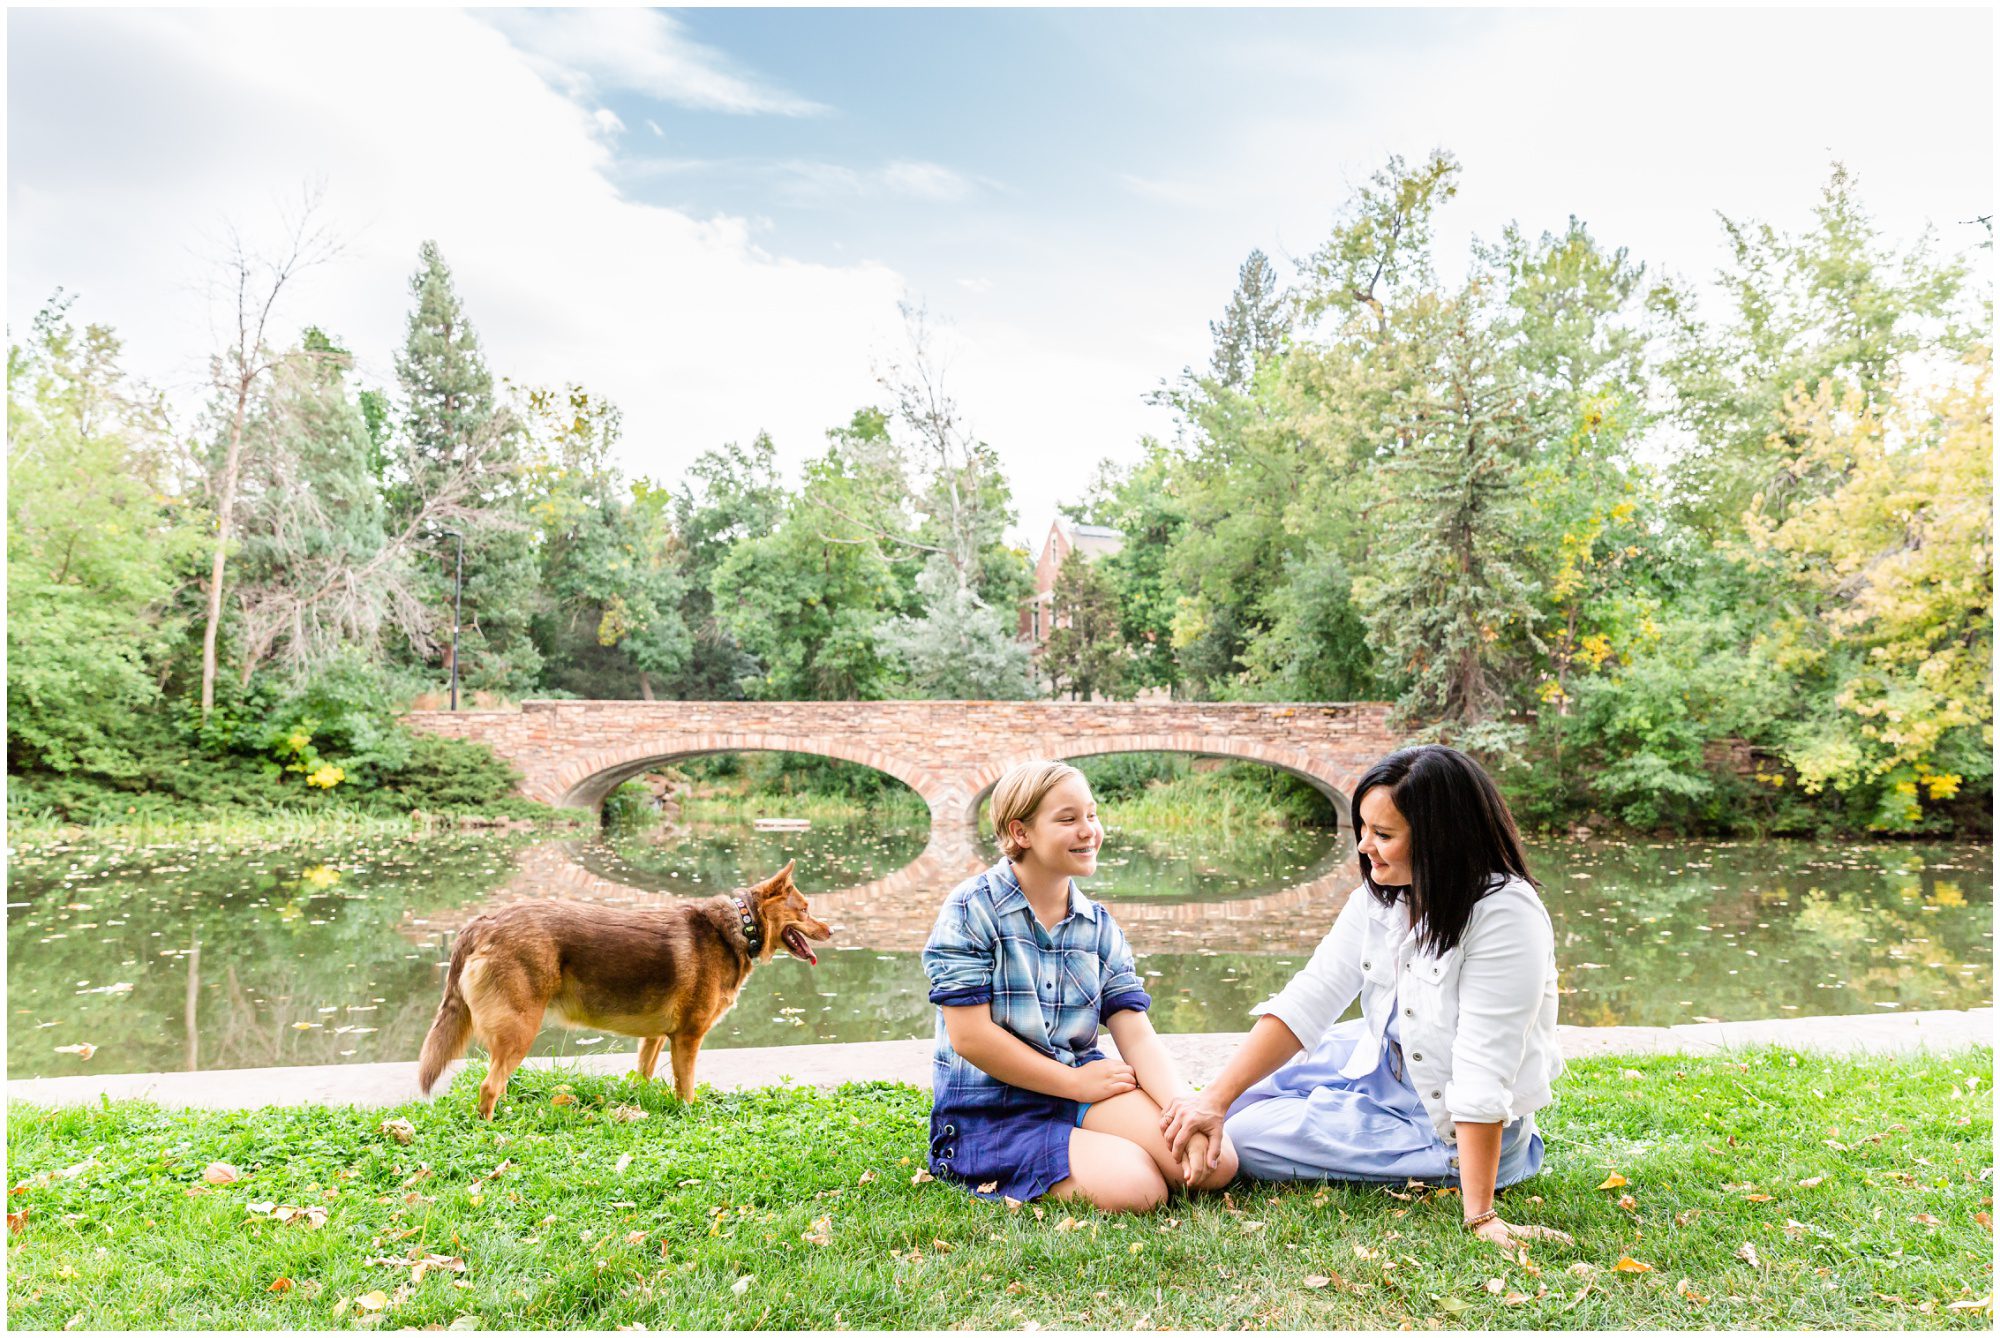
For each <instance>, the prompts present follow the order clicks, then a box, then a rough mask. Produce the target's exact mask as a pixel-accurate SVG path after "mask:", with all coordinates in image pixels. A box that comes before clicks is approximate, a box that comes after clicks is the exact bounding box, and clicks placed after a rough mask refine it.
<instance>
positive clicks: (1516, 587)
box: [1355, 286, 1537, 754]
mask: <svg viewBox="0 0 2000 1338" xmlns="http://www.w3.org/2000/svg"><path fill="white" fill-rule="evenodd" d="M1478 298H1479V291H1478V289H1477V287H1476V286H1475V287H1474V288H1472V289H1469V290H1468V291H1467V292H1465V293H1464V294H1462V295H1460V296H1459V297H1458V298H1457V299H1455V300H1452V301H1450V302H1448V303H1444V304H1441V305H1440V307H1439V308H1438V310H1437V312H1436V316H1435V319H1436V320H1437V322H1438V325H1439V329H1438V337H1437V347H1438V349H1439V357H1438V361H1437V363H1436V365H1435V366H1434V367H1433V368H1431V369H1430V373H1431V375H1430V377H1429V378H1427V379H1426V381H1425V382H1424V383H1423V384H1421V385H1419V386H1418V387H1416V388H1415V389H1414V390H1413V391H1412V392H1411V393H1409V394H1408V395H1406V396H1405V397H1404V399H1403V402H1402V404H1401V405H1400V407H1399V412H1398V413H1397V414H1396V416H1395V418H1394V419H1393V420H1392V422H1391V430H1392V431H1393V432H1394V433H1395V434H1396V435H1397V436H1398V437H1399V438H1400V439H1401V440H1403V441H1405V442H1407V443H1408V444H1407V445H1406V446H1404V447H1403V449H1401V450H1400V451H1399V452H1398V453H1397V454H1396V455H1395V456H1393V457H1392V458H1391V459H1390V460H1388V461H1387V462H1386V463H1384V464H1383V465H1382V466H1381V467H1380V468H1381V470H1382V473H1383V491H1384V496H1385V501H1384V502H1383V504H1382V516H1383V525H1384V528H1385V530H1386V531H1387V532H1388V533H1389V534H1393V535H1394V536H1395V541H1394V544H1393V546H1392V545H1389V544H1383V545H1382V546H1381V547H1380V548H1379V549H1378V551H1377V556H1376V557H1375V558H1374V559H1373V560H1372V561H1371V562H1370V564H1369V566H1368V569H1367V570H1366V572H1365V573H1364V574H1363V575H1362V576H1361V578H1360V579H1359V580H1357V581H1356V582H1355V587H1356V589H1355V593H1356V596H1357V600H1358V602H1359V604H1360V606H1361V609H1362V614H1363V617H1364V618H1366V620H1367V623H1368V628H1369V634H1370V638H1371V641H1372V643H1373V645H1374V647H1375V649H1376V651H1377V653H1378V654H1380V655H1381V656H1382V657H1383V658H1384V659H1385V660H1386V661H1387V667H1388V669H1389V670H1390V672H1392V673H1394V674H1397V675H1399V676H1402V677H1404V678H1406V680H1407V682H1408V685H1409V686H1408V688H1407V689H1406V690H1405V692H1404V693H1403V696H1402V698H1401V699H1400V701H1399V702H1398V706H1399V707H1400V710H1401V714H1402V716H1403V718H1404V719H1405V720H1407V721H1413V722H1423V723H1425V724H1428V725H1430V726H1431V727H1432V728H1433V731H1434V732H1438V733H1441V734H1444V735H1447V736H1449V737H1451V738H1453V739H1456V740H1457V741H1458V742H1460V743H1461V744H1462V745H1464V746H1467V747H1470V748H1476V749H1480V750H1482V751H1488V752H1492V753H1496V754H1499V753H1505V752H1506V751H1508V750H1509V748H1510V747H1511V745H1512V744H1513V743H1514V742H1515V739H1514V735H1515V733H1516V731H1515V730H1514V729H1512V728H1510V727H1508V726H1507V725H1506V723H1505V722H1504V721H1503V720H1502V719H1501V718H1500V717H1501V714H1502V711H1503V708H1504V706H1505V704H1506V702H1505V692H1504V688H1505V685H1506V682H1507V668H1508V666H1507V665H1506V664H1505V662H1504V658H1503V657H1504V653H1505V649H1506V647H1507V644H1508V641H1509V632H1510V630H1515V629H1527V628H1530V627H1531V626H1532V624H1533V622H1534V620H1535V619H1536V616H1537V614H1536V610H1535V607H1534V603H1533V594H1534V586H1533V584H1532V582H1531V580H1530V579H1529V577H1528V575H1527V573H1526V572H1524V571H1523V570H1522V567H1521V564H1520V561H1519V552H1518V541H1517V539H1516V535H1517V534H1518V533H1519V531H1520V527H1521V523H1522V510H1523V498H1522V491H1521V481H1520V480H1521V461H1522V458H1523V456H1524V455H1525V454H1526V453H1527V449H1528V445H1529V442H1528V415H1527V406H1526V404H1525V402H1524V399H1523V396H1522V394H1521V390H1520V388H1519V386H1518V384H1517V382H1516V378H1515V373H1514V370H1513V369H1512V368H1511V367H1510V366H1509V365H1508V361H1507V356H1506V353H1505V351H1504V350H1503V349H1501V348H1500V347H1498V346H1497V345H1496V343H1495V341H1494V339H1493V337H1492V332H1491V331H1490V330H1489V329H1487V328H1484V327H1483V326H1482V324H1481V322H1480V315H1481V313H1480V311H1479V309H1478ZM1528 635H1529V636H1530V637H1532V632H1529V633H1528Z"/></svg>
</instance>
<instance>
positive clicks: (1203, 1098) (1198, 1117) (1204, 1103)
mask: <svg viewBox="0 0 2000 1338" xmlns="http://www.w3.org/2000/svg"><path fill="white" fill-rule="evenodd" d="M1224 1113H1225V1112H1224V1111H1223V1109H1222V1107H1221V1106H1220V1105H1219V1104H1218V1103H1217V1102H1216V1101H1215V1100H1214V1099H1213V1098H1211V1097H1209V1096H1207V1095H1205V1094H1204V1093H1201V1092H1194V1093H1191V1094H1189V1095H1187V1096H1177V1097H1175V1098H1174V1099H1173V1100H1172V1101H1170V1102H1168V1103H1167V1108H1166V1109H1165V1110H1163V1111H1161V1112H1160V1132H1161V1133H1163V1134H1165V1135H1166V1137H1167V1150H1168V1151H1169V1152H1171V1153H1172V1154H1173V1155H1174V1158H1175V1159H1176V1160H1178V1161H1183V1162H1186V1163H1187V1164H1188V1165H1190V1166H1192V1165H1193V1159H1192V1158H1190V1157H1189V1156H1188V1151H1189V1145H1190V1144H1191V1143H1192V1141H1193V1140H1194V1139H1195V1138H1196V1136H1200V1137H1201V1138H1202V1139H1204V1140H1205V1141H1206V1142H1207V1144H1208V1146H1207V1148H1206V1152H1207V1154H1208V1155H1207V1157H1206V1158H1205V1159H1204V1160H1205V1162H1206V1165H1207V1167H1208V1168H1210V1169H1212V1168H1214V1167H1215V1166H1217V1165H1219V1164H1220V1163H1221V1161H1222V1117H1223V1114H1224Z"/></svg>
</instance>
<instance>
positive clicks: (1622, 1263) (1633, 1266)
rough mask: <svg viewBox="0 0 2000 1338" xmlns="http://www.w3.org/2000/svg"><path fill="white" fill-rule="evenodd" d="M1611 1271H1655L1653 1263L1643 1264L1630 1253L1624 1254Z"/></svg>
mask: <svg viewBox="0 0 2000 1338" xmlns="http://www.w3.org/2000/svg"><path fill="white" fill-rule="evenodd" d="M1611 1271H1612V1272H1614V1273H1650V1272H1652V1271H1653V1266H1652V1265H1651V1264H1642V1263H1640V1262H1639V1261H1638V1260H1637V1259H1634V1258H1633V1257H1632V1256H1631V1255H1629V1254H1628V1255H1624V1256H1622V1257H1621V1258H1620V1259H1619V1260H1618V1262H1617V1263H1615V1264H1613V1265H1612V1266H1611Z"/></svg>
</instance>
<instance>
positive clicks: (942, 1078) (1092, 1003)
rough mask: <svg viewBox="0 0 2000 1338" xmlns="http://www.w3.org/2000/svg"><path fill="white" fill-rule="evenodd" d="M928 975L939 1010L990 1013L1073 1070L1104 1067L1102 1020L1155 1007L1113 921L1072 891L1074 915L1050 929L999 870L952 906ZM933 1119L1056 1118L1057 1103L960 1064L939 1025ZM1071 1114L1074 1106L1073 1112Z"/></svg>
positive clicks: (1008, 868) (944, 912)
mask: <svg viewBox="0 0 2000 1338" xmlns="http://www.w3.org/2000/svg"><path fill="white" fill-rule="evenodd" d="M924 974H925V975H927V976H929V977H930V982H931V993H930V999H931V1002H932V1003H934V1004H939V1005H945V1004H952V1005H959V1004H981V1003H990V1004H991V1005H992V1006H993V1020H994V1021H995V1022H997V1023H999V1024H1000V1025H1001V1026H1002V1027H1005V1028H1006V1029H1007V1030H1008V1031H1010V1032H1012V1033H1013V1034H1014V1035H1015V1036H1018V1037H1019V1038H1020V1039H1021V1040H1023V1041H1026V1042H1027V1043H1028V1044H1029V1045H1031V1046H1033V1047H1034V1048H1035V1049H1036V1050H1039V1051H1040V1052H1041V1053H1043V1054H1045V1055H1047V1056H1049V1057H1050V1058H1052V1059H1057V1060H1060V1061H1061V1062H1063V1063H1065V1064H1068V1065H1070V1066H1072V1067H1074V1066H1076V1065H1079V1064H1086V1063H1089V1062H1090V1061H1092V1060H1095V1059H1102V1058H1104V1052H1103V1051H1102V1050H1100V1049H1098V1047H1097V1034H1098V1031H1099V1029H1100V1027H1101V1026H1102V1023H1103V1019H1105V1018H1107V1017H1109V1016H1110V1015H1111V1014H1113V1013H1116V1012H1118V1011H1119V1010H1120V1009H1126V1008H1130V1009H1136V1010H1138V1011H1141V1012H1143V1011H1145V1010H1146V1009H1148V1008H1151V1007H1152V1006H1153V1000H1152V998H1151V997H1150V996H1149V995H1147V993H1146V990H1145V987H1144V985H1143V984H1141V982H1140V980H1139V973H1138V972H1137V971H1136V970H1134V969H1133V964H1132V949H1131V947H1130V946H1129V945H1128V944H1127V943H1126V942H1125V935H1124V933H1123V932H1122V931H1121V930H1120V929H1119V928H1118V924H1117V922H1116V921H1115V920H1113V919H1112V918H1111V912H1109V911H1107V910H1105V909H1104V908H1103V907H1102V906H1099V905H1098V904H1097V903H1096V902H1094V901H1092V900H1091V899H1090V898H1088V897H1086V896H1084V895H1083V893H1082V892H1080V891H1079V890H1078V889H1077V886H1076V883H1075V881H1074V880H1071V882H1070V885H1069V914H1067V915H1065V916H1064V917H1063V918H1062V919H1061V920H1060V921H1058V922H1057V923H1056V926H1055V927H1054V928H1053V929H1049V928H1045V927H1043V925H1042V923H1041V921H1039V920H1037V919H1036V918H1035V912H1034V909H1033V908H1032V907H1031V906H1029V905H1028V896H1027V894H1026V893H1025V892H1023V891H1022V890H1021V883H1020V880H1019V879H1018V878H1016V877H1015V876H1014V866H1013V864H1012V863H1011V862H1010V861H1008V860H1005V859H1003V860H1001V861H1000V862H999V863H998V864H995V865H994V866H993V867H992V868H990V869H988V870H987V871H986V872H985V873H982V874H977V875H975V876H973V877H971V878H968V879H967V880H966V881H965V882H963V883H961V884H960V885H959V886H958V887H957V888H955V889H954V890H953V891H952V894H951V895H950V896H949V897H947V898H945V903H944V905H943V907H942V908H940V909H939V911H938V918H937V924H936V926H935V927H934V928H933V929H932V930H931V937H930V941H929V942H928V943H926V944H925V945H924ZM932 1064H933V1071H932V1075H931V1085H932V1095H933V1110H935V1111H937V1112H940V1113H942V1112H947V1111H956V1110H977V1111H980V1112H983V1113H987V1114H1002V1113H1010V1112H1020V1113H1030V1112H1044V1111H1045V1110H1048V1111H1052V1103H1054V1102H1055V1101H1056V1098H1053V1097H1048V1096H1044V1095H1043V1094H1041V1093H1039V1092H1030V1091H1027V1090H1026V1089H1024V1088H1019V1087H1014V1086H1011V1085H1010V1084H1008V1083H1004V1082H1002V1081H1000V1079H998V1078H995V1077H994V1076H992V1075H991V1074H989V1073H987V1072H986V1071H985V1070H983V1069H979V1068H976V1067H974V1066H973V1065H972V1064H970V1063H967V1062H966V1061H965V1060H964V1059H962V1058H960V1057H959V1055H958V1052H957V1051H955V1050H953V1049H952V1048H951V1038H950V1037H949V1036H948V1035H947V1034H946V1032H945V1025H944V1013H943V1011H942V1010H940V1011H939V1013H938V1016H937V1048H936V1050H935V1051H934V1053H933V1057H932ZM1068 1104H1069V1108H1070V1109H1071V1110H1072V1111H1074V1109H1075V1103H1074V1102H1071V1103H1068Z"/></svg>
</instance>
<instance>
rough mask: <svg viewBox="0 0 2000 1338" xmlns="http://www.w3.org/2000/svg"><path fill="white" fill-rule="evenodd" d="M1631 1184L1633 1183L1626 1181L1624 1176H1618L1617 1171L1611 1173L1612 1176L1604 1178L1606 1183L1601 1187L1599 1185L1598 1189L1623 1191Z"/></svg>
mask: <svg viewBox="0 0 2000 1338" xmlns="http://www.w3.org/2000/svg"><path fill="white" fill-rule="evenodd" d="M1630 1183H1631V1182H1630V1181H1628V1180H1627V1179H1626V1178H1625V1177H1624V1176H1622V1175H1620V1174H1618V1172H1616V1171H1613V1172H1612V1173H1611V1174H1610V1175H1607V1176H1605V1177H1604V1183H1603V1184H1601V1185H1599V1186H1598V1188H1599V1189H1623V1188H1625V1186H1626V1185H1628V1184H1630Z"/></svg>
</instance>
